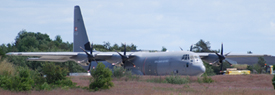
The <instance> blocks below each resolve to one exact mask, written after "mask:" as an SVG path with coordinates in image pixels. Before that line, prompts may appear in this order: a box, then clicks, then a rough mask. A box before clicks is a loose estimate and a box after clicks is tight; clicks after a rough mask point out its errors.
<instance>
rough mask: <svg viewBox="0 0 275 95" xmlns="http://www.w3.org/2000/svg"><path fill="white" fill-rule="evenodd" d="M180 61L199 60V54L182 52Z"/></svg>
mask: <svg viewBox="0 0 275 95" xmlns="http://www.w3.org/2000/svg"><path fill="white" fill-rule="evenodd" d="M181 60H182V61H185V60H186V61H187V60H190V62H199V61H200V60H199V56H197V55H189V54H184V55H183V56H182V59H181Z"/></svg>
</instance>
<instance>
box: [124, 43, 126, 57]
mask: <svg viewBox="0 0 275 95" xmlns="http://www.w3.org/2000/svg"><path fill="white" fill-rule="evenodd" d="M124 56H126V43H125V44H124Z"/></svg>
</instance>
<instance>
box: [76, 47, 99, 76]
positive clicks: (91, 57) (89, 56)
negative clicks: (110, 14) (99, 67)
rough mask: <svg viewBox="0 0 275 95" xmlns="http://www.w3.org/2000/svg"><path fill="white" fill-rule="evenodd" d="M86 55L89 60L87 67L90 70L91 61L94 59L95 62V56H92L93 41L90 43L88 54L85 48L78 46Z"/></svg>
mask: <svg viewBox="0 0 275 95" xmlns="http://www.w3.org/2000/svg"><path fill="white" fill-rule="evenodd" d="M80 48H81V49H82V50H83V51H84V52H85V53H86V55H87V59H88V62H89V68H88V70H89V71H90V68H91V62H92V61H93V60H94V61H95V62H96V63H97V61H96V60H95V57H94V56H93V43H92V45H91V48H90V54H89V53H88V52H87V51H86V50H85V49H83V48H82V47H80Z"/></svg>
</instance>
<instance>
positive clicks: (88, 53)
mask: <svg viewBox="0 0 275 95" xmlns="http://www.w3.org/2000/svg"><path fill="white" fill-rule="evenodd" d="M80 49H82V50H83V51H84V52H85V53H86V54H87V55H88V56H89V55H90V54H89V53H88V52H87V51H86V50H85V49H83V48H82V47H80Z"/></svg>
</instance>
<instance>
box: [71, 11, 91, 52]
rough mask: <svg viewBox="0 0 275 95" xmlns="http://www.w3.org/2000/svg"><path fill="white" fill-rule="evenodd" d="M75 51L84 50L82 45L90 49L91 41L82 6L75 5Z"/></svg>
mask: <svg viewBox="0 0 275 95" xmlns="http://www.w3.org/2000/svg"><path fill="white" fill-rule="evenodd" d="M73 35H74V47H73V48H74V49H73V51H74V52H83V51H82V50H81V49H80V47H83V48H85V49H86V50H90V42H89V38H88V36H87V32H86V29H85V25H84V21H83V18H82V15H81V11H80V7H79V6H75V7H74V34H73Z"/></svg>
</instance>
